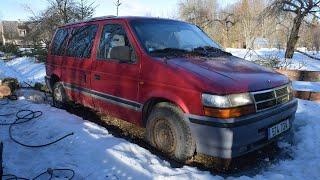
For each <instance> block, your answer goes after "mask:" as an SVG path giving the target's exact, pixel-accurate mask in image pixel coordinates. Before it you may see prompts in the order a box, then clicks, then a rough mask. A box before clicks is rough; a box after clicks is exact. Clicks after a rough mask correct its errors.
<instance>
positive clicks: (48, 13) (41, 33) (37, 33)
mask: <svg viewBox="0 0 320 180" xmlns="http://www.w3.org/2000/svg"><path fill="white" fill-rule="evenodd" d="M47 1H48V4H49V6H48V7H47V8H46V9H45V10H44V11H42V12H40V13H39V14H36V13H35V12H33V11H32V9H31V8H29V11H31V13H32V14H33V16H32V17H30V19H29V20H30V25H29V26H30V27H31V28H30V29H31V32H30V33H28V38H29V39H30V40H31V41H33V42H36V41H40V42H41V43H45V44H46V45H49V43H50V41H51V39H52V36H53V33H54V31H55V30H56V28H57V27H59V26H61V25H63V24H66V23H70V22H75V21H79V20H83V19H87V18H90V17H92V15H93V13H94V11H95V6H94V2H92V3H88V1H87V0H78V1H76V0H47Z"/></svg>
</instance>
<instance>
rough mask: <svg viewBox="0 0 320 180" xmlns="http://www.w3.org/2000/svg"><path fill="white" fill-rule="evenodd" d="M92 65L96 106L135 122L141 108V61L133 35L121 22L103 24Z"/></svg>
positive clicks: (107, 112) (105, 111)
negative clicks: (129, 33)
mask: <svg viewBox="0 0 320 180" xmlns="http://www.w3.org/2000/svg"><path fill="white" fill-rule="evenodd" d="M101 31H102V32H101V38H100V41H99V46H98V48H97V56H96V60H95V61H93V66H92V77H91V78H92V79H91V80H92V89H93V91H94V93H95V105H96V108H97V109H99V110H100V111H102V112H103V113H106V114H110V115H113V116H116V117H119V118H122V119H125V120H128V121H130V122H132V123H137V121H138V118H135V117H136V115H137V114H138V112H139V111H140V110H141V104H139V103H138V102H137V101H138V90H139V88H138V87H139V74H140V64H139V61H138V58H137V52H136V51H135V49H137V48H135V46H134V44H133V43H132V42H133V40H132V36H129V35H128V29H127V28H126V26H125V24H124V23H122V22H121V21H117V20H113V21H109V22H106V23H104V24H103V28H102V30H101Z"/></svg>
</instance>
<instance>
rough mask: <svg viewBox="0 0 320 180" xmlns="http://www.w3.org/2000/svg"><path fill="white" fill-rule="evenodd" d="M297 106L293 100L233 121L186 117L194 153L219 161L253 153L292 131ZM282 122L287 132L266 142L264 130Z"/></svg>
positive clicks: (193, 116) (266, 137)
mask: <svg viewBox="0 0 320 180" xmlns="http://www.w3.org/2000/svg"><path fill="white" fill-rule="evenodd" d="M297 105H298V101H297V100H296V99H294V100H292V101H290V102H288V103H286V104H282V105H279V106H277V107H274V108H272V109H269V110H266V111H263V112H259V113H255V114H252V115H248V116H244V117H240V118H233V119H218V118H210V117H206V116H197V115H187V117H188V118H189V120H190V128H191V131H192V134H193V136H194V137H195V139H196V145H197V152H198V153H202V154H206V155H210V156H214V157H219V158H234V157H238V156H241V155H244V154H247V153H249V152H251V151H254V150H257V149H259V148H261V147H263V146H265V145H267V144H269V143H271V142H273V141H276V140H277V139H278V138H279V137H281V136H284V135H285V134H288V132H289V131H290V130H291V129H292V124H293V123H292V122H293V120H294V117H295V112H296V110H297ZM285 119H289V121H290V127H291V128H290V130H289V131H287V132H284V133H282V134H281V135H279V136H278V137H275V138H273V139H270V140H268V132H267V131H268V128H269V127H271V126H272V125H274V124H277V123H279V122H281V121H283V120H285Z"/></svg>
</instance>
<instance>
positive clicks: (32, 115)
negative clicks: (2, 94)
mask: <svg viewBox="0 0 320 180" xmlns="http://www.w3.org/2000/svg"><path fill="white" fill-rule="evenodd" d="M6 99H7V101H6V102H7V103H6V104H9V100H17V96H15V95H13V96H10V97H7V98H6ZM6 104H1V105H6ZM13 114H14V113H8V114H0V117H6V116H11V115H13ZM42 114H43V113H42V111H32V110H28V109H23V110H19V111H18V112H17V113H16V120H15V121H14V122H12V123H0V126H9V137H10V139H11V140H12V141H14V142H15V143H17V144H19V145H21V146H24V147H29V148H40V147H45V146H49V145H52V144H55V143H57V142H59V141H61V140H63V139H65V138H66V137H68V136H71V135H73V134H74V133H73V132H72V133H69V134H67V135H65V136H62V137H60V138H58V139H56V140H54V141H52V142H49V143H45V144H41V145H29V144H25V143H22V142H20V141H18V140H16V139H15V138H14V136H13V135H12V128H13V127H14V126H16V125H19V124H23V123H27V122H29V121H31V120H34V119H36V118H38V117H40V116H42ZM0 148H1V149H0V150H1V154H0V155H1V160H2V148H3V146H2V143H1V147H0ZM0 162H1V161H0ZM55 172H56V173H57V172H69V175H65V176H63V177H62V178H64V179H69V180H71V179H73V177H74V175H75V172H74V170H72V169H67V168H66V169H51V168H49V169H47V171H44V172H42V173H40V174H39V175H37V176H36V177H34V178H32V179H28V178H24V177H18V176H16V175H13V174H3V168H2V164H1V166H0V180H2V178H5V179H3V180H36V179H38V178H41V177H42V176H44V175H46V174H47V175H49V178H48V179H49V180H50V179H52V178H57V177H60V176H61V175H60V176H59V175H57V174H55Z"/></svg>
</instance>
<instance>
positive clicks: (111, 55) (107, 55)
mask: <svg viewBox="0 0 320 180" xmlns="http://www.w3.org/2000/svg"><path fill="white" fill-rule="evenodd" d="M97 58H98V59H100V60H108V59H116V60H120V61H126V62H135V61H136V55H135V52H134V49H133V47H132V45H131V44H130V42H129V39H128V37H127V34H126V32H125V30H124V28H123V27H122V25H120V24H107V25H105V26H104V27H103V31H102V35H101V39H100V44H99V49H98V53H97Z"/></svg>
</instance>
